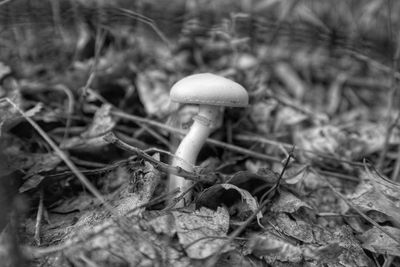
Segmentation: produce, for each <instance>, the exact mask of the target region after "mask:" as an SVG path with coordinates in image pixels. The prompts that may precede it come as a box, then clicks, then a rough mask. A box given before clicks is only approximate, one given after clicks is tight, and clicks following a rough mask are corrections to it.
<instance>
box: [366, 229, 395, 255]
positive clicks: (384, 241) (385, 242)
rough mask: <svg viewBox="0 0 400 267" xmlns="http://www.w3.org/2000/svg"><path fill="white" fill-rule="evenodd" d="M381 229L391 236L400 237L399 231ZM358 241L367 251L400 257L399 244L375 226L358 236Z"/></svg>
mask: <svg viewBox="0 0 400 267" xmlns="http://www.w3.org/2000/svg"><path fill="white" fill-rule="evenodd" d="M381 227H382V228H383V229H385V230H386V231H387V232H389V233H390V234H391V235H392V236H394V237H397V238H398V237H400V229H398V228H394V227H390V226H381ZM358 239H359V240H360V241H361V246H362V247H363V248H365V249H368V250H369V251H372V252H375V253H379V254H384V255H393V256H397V257H400V244H399V243H398V242H396V241H395V240H393V238H391V237H389V236H388V235H387V234H385V233H384V232H382V231H381V230H380V229H378V228H377V227H375V226H373V227H372V228H371V229H369V230H368V231H366V232H365V233H363V234H362V235H360V236H359V237H358Z"/></svg>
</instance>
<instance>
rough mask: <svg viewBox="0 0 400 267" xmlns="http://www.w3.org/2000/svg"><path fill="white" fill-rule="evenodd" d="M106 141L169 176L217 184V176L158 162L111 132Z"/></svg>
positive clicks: (105, 138) (106, 136)
mask: <svg viewBox="0 0 400 267" xmlns="http://www.w3.org/2000/svg"><path fill="white" fill-rule="evenodd" d="M104 140H105V141H106V142H108V143H110V144H114V145H116V146H118V147H119V148H121V149H123V150H126V151H129V152H132V153H134V154H136V155H137V156H138V157H140V158H142V159H144V160H146V161H148V162H149V163H150V164H152V165H153V166H154V168H156V169H157V170H159V171H161V172H164V173H167V174H174V175H177V176H181V177H184V178H186V179H189V180H193V181H197V182H198V181H207V182H211V183H215V181H216V180H217V179H216V178H217V176H216V175H212V174H207V175H203V174H196V173H192V172H188V171H186V170H184V169H182V168H180V167H174V166H171V165H168V164H166V163H164V162H161V161H158V160H156V159H154V158H153V157H152V156H150V155H149V154H147V153H146V152H144V151H143V150H141V149H138V148H136V147H133V146H130V145H128V144H127V143H125V142H123V141H121V140H120V139H118V138H117V137H116V136H115V135H114V134H113V133H111V132H110V133H107V134H106V135H105V136H104Z"/></svg>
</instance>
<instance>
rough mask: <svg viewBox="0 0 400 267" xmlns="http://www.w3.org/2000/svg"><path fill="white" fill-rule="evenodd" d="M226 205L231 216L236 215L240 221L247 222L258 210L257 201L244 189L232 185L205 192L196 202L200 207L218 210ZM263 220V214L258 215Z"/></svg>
mask: <svg viewBox="0 0 400 267" xmlns="http://www.w3.org/2000/svg"><path fill="white" fill-rule="evenodd" d="M222 204H225V205H226V206H227V207H228V208H229V210H230V214H235V215H236V216H237V217H238V219H240V220H245V219H246V218H248V217H249V216H251V215H252V214H253V212H255V211H256V210H257V209H258V204H257V201H256V200H255V199H254V197H253V196H252V195H251V194H250V193H249V192H248V191H247V190H244V189H241V188H239V187H237V186H235V185H232V184H217V185H213V186H211V187H209V188H207V189H206V190H204V191H203V192H202V193H201V194H200V196H199V197H198V199H197V201H196V205H197V206H199V207H202V206H204V207H208V208H211V209H216V208H217V207H218V206H220V205H222ZM261 218H262V213H261V212H259V213H258V214H257V219H258V220H259V219H261Z"/></svg>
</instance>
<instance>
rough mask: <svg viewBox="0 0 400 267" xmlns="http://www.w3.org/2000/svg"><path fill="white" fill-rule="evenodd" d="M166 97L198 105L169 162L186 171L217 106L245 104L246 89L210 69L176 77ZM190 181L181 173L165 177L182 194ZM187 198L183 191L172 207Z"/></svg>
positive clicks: (215, 117) (213, 116) (217, 113)
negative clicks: (178, 79)
mask: <svg viewBox="0 0 400 267" xmlns="http://www.w3.org/2000/svg"><path fill="white" fill-rule="evenodd" d="M170 99H171V101H174V102H178V103H182V104H195V105H199V113H198V114H197V115H196V116H195V117H194V118H193V120H194V122H193V124H192V126H191V128H190V130H189V132H188V133H187V135H186V136H185V137H184V138H183V140H182V142H181V143H180V145H179V147H178V149H177V150H176V152H175V157H174V159H173V161H172V165H173V166H177V167H180V168H182V169H184V170H186V171H193V166H194V164H195V163H196V158H197V155H198V154H199V152H200V149H201V147H202V146H203V144H204V143H205V141H206V139H207V138H208V136H209V135H210V133H211V131H212V129H213V126H215V122H216V120H217V118H218V116H219V113H220V112H221V107H246V106H247V104H248V102H249V96H248V94H247V91H246V89H244V88H243V87H242V86H241V85H240V84H238V83H236V82H234V81H231V80H229V79H226V78H224V77H221V76H218V75H215V74H211V73H201V74H194V75H190V76H188V77H186V78H183V79H182V80H180V81H178V82H177V83H175V84H174V85H173V86H172V88H171V92H170ZM190 185H191V182H190V181H187V180H185V179H184V178H182V177H179V176H176V175H170V177H169V191H173V190H176V189H179V190H180V194H182V193H183V192H185V190H187V188H188V187H190ZM190 198H191V194H190V193H188V194H186V195H185V197H184V198H183V199H182V201H180V202H178V203H177V204H176V207H182V206H183V205H184V204H185V202H186V201H188V200H190Z"/></svg>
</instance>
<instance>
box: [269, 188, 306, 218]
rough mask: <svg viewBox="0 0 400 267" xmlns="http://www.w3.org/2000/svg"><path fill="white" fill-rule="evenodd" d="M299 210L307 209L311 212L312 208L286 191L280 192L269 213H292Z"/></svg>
mask: <svg viewBox="0 0 400 267" xmlns="http://www.w3.org/2000/svg"><path fill="white" fill-rule="evenodd" d="M300 208H307V209H310V210H312V207H311V206H310V205H308V204H307V203H306V202H304V201H303V200H301V199H299V198H298V197H296V196H295V195H293V194H292V193H290V192H288V191H286V190H281V191H280V192H279V195H278V197H277V198H276V199H275V200H274V203H273V204H272V206H271V211H273V212H286V213H294V212H296V211H298V210H299V209H300Z"/></svg>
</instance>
